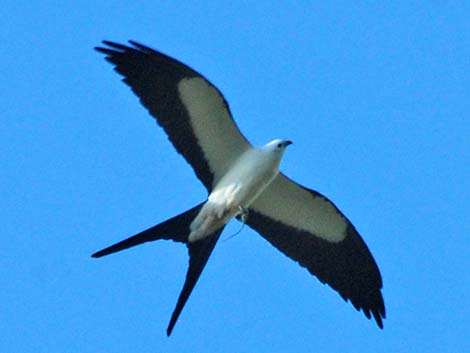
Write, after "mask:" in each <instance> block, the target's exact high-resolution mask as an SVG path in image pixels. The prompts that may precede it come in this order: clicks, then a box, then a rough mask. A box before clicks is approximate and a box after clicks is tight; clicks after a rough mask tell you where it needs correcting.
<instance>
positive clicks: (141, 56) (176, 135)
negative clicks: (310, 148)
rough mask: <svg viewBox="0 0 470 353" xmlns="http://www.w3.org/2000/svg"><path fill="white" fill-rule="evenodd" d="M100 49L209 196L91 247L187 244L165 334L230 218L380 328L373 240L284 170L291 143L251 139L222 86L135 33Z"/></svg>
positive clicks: (115, 248) (380, 306)
mask: <svg viewBox="0 0 470 353" xmlns="http://www.w3.org/2000/svg"><path fill="white" fill-rule="evenodd" d="M94 49H95V50H97V51H98V52H99V53H101V54H104V55H105V59H106V60H107V61H108V62H109V63H111V64H112V65H113V66H114V70H115V71H116V72H117V73H118V74H119V75H121V76H122V81H123V82H124V83H125V84H126V85H128V86H129V87H130V88H131V90H132V91H133V92H134V93H135V95H136V96H137V97H138V98H139V99H140V102H141V104H142V105H143V106H144V107H145V108H146V109H147V110H148V112H149V113H150V115H151V116H152V117H153V118H154V119H155V120H156V122H157V124H158V125H159V126H160V127H162V128H163V130H164V131H165V133H166V134H167V136H168V139H169V140H170V142H171V143H172V144H173V146H174V148H175V149H176V151H177V152H178V153H180V154H181V155H182V156H183V157H184V158H185V159H186V161H187V162H188V163H189V165H190V166H191V167H192V169H193V171H194V173H195V174H196V176H197V177H198V179H199V180H200V181H201V182H202V184H203V185H204V187H205V188H206V190H207V199H206V200H204V201H203V202H201V203H199V204H198V205H196V206H194V207H192V208H191V209H189V210H187V211H185V212H182V213H181V214H179V215H177V216H175V217H173V218H170V219H168V220H166V221H164V222H161V223H159V224H157V225H155V226H153V227H151V228H149V229H146V230H144V231H142V232H140V233H138V234H136V235H133V236H131V237H129V238H127V239H124V240H122V241H120V242H118V243H116V244H114V245H111V246H108V247H106V248H104V249H103V250H100V251H98V252H96V253H94V254H93V255H92V257H94V258H100V257H103V256H106V255H109V254H112V253H115V252H118V251H122V250H124V249H128V248H130V247H133V246H136V245H139V244H142V243H145V242H150V241H156V240H160V239H165V240H173V241H175V242H179V243H183V244H185V245H186V247H187V249H188V253H189V267H188V270H187V273H186V278H185V281H184V284H183V288H182V290H181V292H180V294H179V297H178V299H177V302H176V306H175V308H174V311H173V313H172V315H171V318H170V321H169V324H168V327H167V331H166V334H167V336H170V335H171V333H172V331H173V329H174V327H175V324H176V323H177V321H178V318H179V316H180V314H181V312H182V310H183V308H184V306H185V304H186V302H187V300H188V298H189V296H190V294H191V292H192V291H193V289H194V287H195V285H196V283H197V281H198V279H199V277H200V275H201V273H202V271H203V269H204V267H205V265H206V263H207V261H208V259H209V256H210V255H211V253H212V251H213V249H214V247H215V245H216V243H217V241H218V240H219V238H220V235H221V233H222V231H223V229H224V227H225V225H226V224H227V223H228V222H229V221H230V220H232V219H237V220H239V221H241V222H243V225H244V224H246V225H248V226H249V227H250V228H252V229H253V230H255V231H256V232H258V233H259V234H260V235H261V236H262V237H263V238H264V239H265V240H267V241H268V242H269V243H270V244H272V245H273V246H274V247H275V248H277V249H278V250H280V251H281V252H282V253H284V254H285V255H286V256H288V257H289V258H291V259H292V260H294V261H296V262H298V264H300V266H302V267H304V268H305V269H307V270H308V271H309V272H310V273H311V274H312V275H314V276H316V277H317V278H318V280H319V281H320V282H322V283H324V284H328V285H329V286H330V287H331V288H333V289H334V290H335V291H336V292H338V293H339V295H340V296H341V297H342V298H343V299H344V301H346V302H347V301H350V302H351V303H352V305H353V306H354V308H355V309H356V310H358V311H362V312H363V313H364V314H365V316H366V317H367V318H368V319H371V317H373V318H374V319H375V322H376V323H377V325H378V327H379V328H381V329H382V328H383V319H385V304H384V299H383V296H382V292H381V290H382V276H381V274H380V271H379V268H378V266H377V263H376V262H375V260H374V258H373V256H372V254H371V252H370V250H369V249H368V247H367V245H366V243H365V242H364V240H363V239H362V238H361V236H360V235H359V233H358V231H357V230H356V228H355V227H354V226H353V224H352V223H351V222H350V221H349V220H348V218H346V216H345V215H344V214H343V213H342V212H341V211H340V210H339V209H338V208H337V207H336V206H335V204H334V203H333V202H332V201H330V200H329V199H328V198H327V197H325V196H324V195H322V194H320V193H319V192H317V191H314V190H312V189H309V188H307V187H304V186H302V185H300V184H298V183H296V182H294V181H292V180H291V179H290V178H288V177H287V176H286V175H284V174H283V173H282V172H280V170H279V167H280V162H281V159H282V158H283V155H284V152H285V151H286V148H287V147H288V146H290V145H291V144H292V141H290V140H287V139H275V140H272V141H271V142H269V143H267V144H265V145H264V146H260V147H256V146H253V145H252V144H250V142H249V141H248V140H247V139H246V138H245V137H244V136H243V135H242V133H241V132H240V130H239V129H238V127H237V125H236V124H235V122H234V120H233V117H232V114H231V112H230V108H229V105H228V103H227V101H226V99H225V98H224V96H223V94H222V93H221V92H220V90H219V89H218V88H217V87H216V86H214V85H213V84H212V83H211V82H210V81H209V80H207V79H206V78H205V77H204V76H203V75H201V74H200V73H198V72H197V71H196V70H194V69H192V68H190V67H189V66H187V65H185V64H183V63H182V62H180V61H178V60H176V59H174V58H172V57H170V56H167V55H166V54H163V53H162V52H159V51H157V50H155V49H152V48H150V47H148V46H145V45H143V44H140V43H138V42H136V41H132V40H129V41H128V44H120V43H117V42H112V41H106V40H105V41H102V45H101V46H97V47H95V48H94Z"/></svg>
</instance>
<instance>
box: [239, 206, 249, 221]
mask: <svg viewBox="0 0 470 353" xmlns="http://www.w3.org/2000/svg"><path fill="white" fill-rule="evenodd" d="M238 209H239V212H238V214H237V217H240V220H241V221H242V222H243V224H245V223H246V221H247V220H248V209H247V208H245V207H243V206H242V205H239V206H238Z"/></svg>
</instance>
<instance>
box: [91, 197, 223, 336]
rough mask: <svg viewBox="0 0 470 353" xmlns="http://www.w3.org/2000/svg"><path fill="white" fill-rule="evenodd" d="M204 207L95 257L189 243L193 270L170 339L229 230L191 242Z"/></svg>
mask: <svg viewBox="0 0 470 353" xmlns="http://www.w3.org/2000/svg"><path fill="white" fill-rule="evenodd" d="M202 205H203V203H201V204H199V205H197V206H195V207H193V208H191V209H190V210H188V211H186V212H183V213H181V214H180V215H178V216H176V217H173V218H170V219H169V220H167V221H165V222H163V223H160V224H157V225H156V226H154V227H152V228H149V229H147V230H144V231H143V232H140V233H139V234H136V235H134V236H132V237H130V238H127V239H124V240H123V241H120V242H119V243H116V244H114V245H111V246H109V247H107V248H105V249H103V250H100V251H98V252H96V253H94V254H93V255H91V256H92V257H102V256H106V255H109V254H112V253H115V252H118V251H121V250H125V249H128V248H130V247H133V246H136V245H139V244H142V243H145V242H148V241H154V240H159V239H169V240H174V241H177V242H181V243H185V244H186V246H187V248H188V252H189V268H188V271H187V272H186V279H185V281H184V285H183V288H182V289H181V293H180V295H179V297H178V301H177V302H176V307H175V309H174V310H173V314H172V315H171V319H170V323H169V324H168V328H167V331H166V333H167V335H168V336H170V334H171V332H172V331H173V328H174V326H175V324H176V322H177V320H178V317H179V316H180V314H181V312H182V311H183V308H184V305H185V304H186V302H187V300H188V298H189V296H190V295H191V292H192V291H193V289H194V286H195V285H196V283H197V281H198V279H199V277H200V275H201V273H202V270H203V269H204V267H205V266H206V263H207V260H209V256H210V254H211V253H212V250H213V249H214V247H215V244H216V243H217V240H218V239H219V237H220V234H221V233H222V230H223V229H224V227H225V226H222V227H221V228H220V229H218V230H216V231H215V232H214V233H212V234H210V235H209V236H207V237H204V238H203V239H201V240H198V241H194V242H189V241H188V237H189V234H190V232H191V230H190V225H191V222H192V221H193V219H194V218H195V217H196V216H197V214H198V213H199V211H200V209H201V207H202Z"/></svg>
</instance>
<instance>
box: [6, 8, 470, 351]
mask: <svg viewBox="0 0 470 353" xmlns="http://www.w3.org/2000/svg"><path fill="white" fill-rule="evenodd" d="M309 3H310V4H307V2H297V3H296V4H292V3H291V4H289V5H287V2H285V3H283V4H285V5H283V4H279V3H276V5H274V3H273V2H272V1H256V2H251V3H248V2H239V3H237V2H215V1H188V2H185V4H184V5H183V4H181V3H179V2H175V1H118V2H114V1H98V2H96V1H74V2H71V1H64V2H57V1H50V0H45V1H33V2H31V1H24V0H16V1H7V2H6V3H4V4H2V9H1V11H0V39H1V49H0V53H1V54H0V67H1V69H0V77H1V84H0V101H1V107H2V114H1V115H2V124H0V218H1V239H2V246H1V247H0V248H1V250H0V252H1V256H0V280H1V282H2V290H0V332H1V334H0V351H1V352H48V353H55V352H61V353H62V352H247V353H248V352H374V353H376V352H452V353H454V352H464V351H470V304H469V297H470V240H469V237H470V227H469V224H470V202H469V198H470V193H469V190H470V143H469V141H470V123H469V112H470V94H469V92H470V75H469V72H470V45H469V43H470V21H469V20H468V14H469V13H470V5H469V2H464V1H461V2H459V1H454V2H451V1H426V2H424V1H418V2H409V1H398V2H393V4H390V5H384V4H380V5H378V4H377V2H372V1H363V2H360V3H361V4H358V2H356V1H349V2H347V1H342V2H341V1H338V2H323V1H322V2H315V3H322V4H316V5H314V4H311V3H312V2H309ZM102 39H109V40H114V41H121V42H124V41H126V40H128V39H134V40H137V41H140V42H142V43H144V44H147V45H150V46H152V47H155V48H156V49H159V50H161V51H163V52H165V53H167V54H170V55H172V56H174V57H176V58H178V59H180V60H181V61H183V62H185V63H187V64H189V65H190V66H192V67H194V68H195V69H197V70H198V71H200V72H202V73H203V74H205V75H206V77H208V78H209V79H210V80H211V81H212V82H213V83H214V84H215V85H216V86H217V87H219V88H220V89H221V90H222V92H223V93H224V94H225V96H226V98H227V100H228V101H229V103H230V106H231V109H232V113H233V114H234V117H235V120H236V122H237V123H238V125H239V126H240V129H241V130H242V131H243V132H244V134H245V135H246V137H247V138H248V139H249V140H250V141H251V142H252V143H254V144H264V143H266V142H267V141H270V140H272V139H274V138H288V139H290V140H293V141H294V143H295V144H294V146H292V147H290V148H289V149H288V151H287V152H286V155H285V156H284V160H283V163H282V166H281V167H282V168H281V169H282V170H283V171H284V172H285V173H286V174H287V175H289V176H290V177H291V178H293V179H294V180H296V181H298V182H300V183H302V184H304V185H306V186H309V187H311V188H313V189H315V190H318V191H320V192H322V193H323V194H325V195H326V196H328V197H329V198H331V199H332V200H334V201H335V203H336V204H337V206H338V207H339V208H340V209H341V210H342V211H343V212H344V213H345V214H346V215H347V216H348V217H349V218H350V219H351V221H352V222H353V223H354V225H355V226H356V228H357V229H358V230H359V232H360V233H361V234H362V236H363V238H364V239H365V241H366V242H367V244H368V246H369V248H370V249H371V251H372V253H373V254H374V257H375V259H376V261H377V263H378V265H379V267H380V269H381V272H382V276H383V280H384V289H383V294H384V298H385V303H386V308H387V319H386V320H385V322H384V325H385V328H384V330H383V331H382V330H380V329H378V328H377V327H376V325H375V323H374V322H372V321H369V320H367V319H366V318H365V317H364V315H363V314H362V313H358V312H356V310H355V309H354V308H353V307H352V305H351V304H350V303H344V302H343V300H342V299H341V298H340V296H339V295H338V294H337V293H336V292H334V291H333V290H332V289H331V288H329V287H327V286H325V285H322V284H321V283H320V282H319V281H318V280H317V279H316V278H314V277H312V276H311V275H309V274H308V273H307V271H305V270H304V269H302V268H301V267H300V266H298V264H296V263H294V262H293V261H291V260H290V259H288V258H287V257H285V256H284V255H282V254H281V253H280V252H278V251H277V250H276V249H274V248H273V247H271V246H270V245H269V244H268V243H267V242H266V241H265V240H264V239H263V238H261V237H260V236H259V235H258V234H257V233H255V232H254V231H252V230H251V229H249V228H248V227H245V228H244V229H243V231H242V233H241V234H240V235H238V236H236V237H234V238H232V239H230V240H228V241H221V242H219V244H218V245H217V247H216V249H215V251H214V253H213V255H212V257H211V259H210V260H209V263H208V265H207V267H206V269H205V271H204V273H203V275H202V277H201V279H200V281H199V283H198V285H197V286H196V288H195V291H194V292H193V294H192V296H191V298H190V299H189V302H188V304H187V306H186V308H185V310H184V311H183V313H182V315H181V318H180V321H179V322H178V323H177V325H176V327H175V330H174V332H173V335H172V336H171V337H170V338H167V337H166V335H165V329H166V326H167V324H168V320H169V318H170V315H171V312H172V310H173V308H174V305H175V302H176V299H177V296H178V294H179V291H180V289H181V286H182V284H183V280H184V276H185V272H186V267H187V262H188V257H187V253H186V248H185V247H184V246H182V245H181V244H175V243H173V242H165V241H161V242H155V243H150V244H145V245H143V246H140V247H138V248H134V249H132V250H129V251H126V252H123V253H120V254H116V255H113V256H110V257H107V258H102V259H99V260H96V259H91V258H90V254H91V253H93V252H94V251H96V250H99V249H100V248H102V247H104V246H107V245H110V244H111V243H113V242H115V241H118V240H120V239H122V238H124V237H127V236H130V235H132V234H135V233H137V232H138V231H140V230H143V229H145V228H147V227H150V226H152V225H154V224H156V223H158V222H160V221H163V220H165V219H167V218H169V217H171V216H173V215H176V214H177V213H179V212H181V211H184V210H186V209H188V208H189V207H192V206H193V205H195V204H196V203H198V202H200V201H202V200H203V199H204V198H205V197H206V194H205V189H204V187H203V186H202V184H201V183H200V182H199V181H198V180H197V178H196V177H195V176H194V174H193V172H192V170H191V168H190V167H189V166H188V165H187V164H186V162H185V161H184V160H183V158H182V157H181V156H180V155H178V154H177V153H176V152H175V151H174V149H173V147H172V146H171V144H170V143H169V142H168V140H167V138H166V136H165V134H164V133H163V131H162V129H160V128H158V127H157V126H156V124H155V122H154V120H153V119H151V118H150V117H149V115H148V114H147V112H146V111H145V110H144V109H143V108H142V107H141V105H140V104H139V102H138V100H137V98H136V97H135V96H134V95H133V94H132V93H131V91H130V90H129V89H128V88H127V87H126V86H125V85H124V84H122V83H121V82H120V78H119V76H118V75H117V74H115V73H114V72H113V71H112V67H111V65H109V64H107V63H106V62H105V61H104V60H103V57H102V55H99V54H98V53H97V52H95V51H94V50H93V47H94V46H96V45H98V44H99V43H100V41H101V40H102ZM239 227H240V224H239V223H238V222H233V223H232V224H230V225H229V226H228V227H227V229H226V231H225V233H224V234H225V235H223V236H222V237H223V238H226V237H228V236H229V235H231V234H233V233H235V232H236V231H237V230H238V229H239Z"/></svg>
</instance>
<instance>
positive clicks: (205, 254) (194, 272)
mask: <svg viewBox="0 0 470 353" xmlns="http://www.w3.org/2000/svg"><path fill="white" fill-rule="evenodd" d="M223 230H224V227H222V228H220V229H218V230H217V231H215V232H214V233H213V234H211V235H210V236H208V237H206V238H203V239H201V240H198V241H195V242H191V243H188V244H187V247H188V252H189V268H188V271H187V272H186V279H185V281H184V285H183V288H182V289H181V293H180V295H179V297H178V301H177V302H176V306H175V309H174V310H173V314H172V315H171V319H170V323H169V324H168V328H167V329H166V334H167V336H170V335H171V332H172V331H173V328H174V327H175V324H176V322H177V320H178V317H179V316H180V314H181V312H182V311H183V308H184V306H185V304H186V302H187V301H188V298H189V296H190V295H191V292H192V291H193V289H194V286H195V285H196V283H197V281H198V279H199V276H200V275H201V273H202V270H204V267H205V266H206V263H207V260H209V256H210V255H211V253H212V250H213V249H214V247H215V244H216V243H217V240H218V239H219V237H220V234H221V233H222V231H223Z"/></svg>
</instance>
